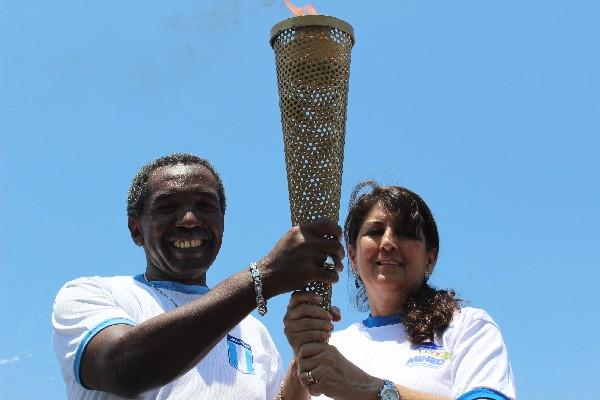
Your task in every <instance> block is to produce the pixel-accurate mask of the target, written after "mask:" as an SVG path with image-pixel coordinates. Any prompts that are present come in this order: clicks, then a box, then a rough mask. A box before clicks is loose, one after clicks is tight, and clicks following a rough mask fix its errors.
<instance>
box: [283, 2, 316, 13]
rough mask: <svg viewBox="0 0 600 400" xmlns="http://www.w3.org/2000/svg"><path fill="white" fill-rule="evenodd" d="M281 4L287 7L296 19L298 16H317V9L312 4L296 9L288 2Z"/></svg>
mask: <svg viewBox="0 0 600 400" xmlns="http://www.w3.org/2000/svg"><path fill="white" fill-rule="evenodd" d="M283 2H284V3H285V5H286V6H287V8H289V9H290V11H291V12H293V13H294V15H295V16H297V17H298V16H300V15H318V14H319V13H318V12H317V9H316V8H315V6H313V5H312V3H308V4H307V5H304V6H302V7H296V6H295V5H293V4H292V2H291V1H289V0H283Z"/></svg>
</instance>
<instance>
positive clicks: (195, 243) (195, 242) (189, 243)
mask: <svg viewBox="0 0 600 400" xmlns="http://www.w3.org/2000/svg"><path fill="white" fill-rule="evenodd" d="M204 243H205V240H204V239H190V240H181V239H179V240H174V241H172V242H171V244H172V245H173V246H175V247H177V248H178V249H190V248H195V247H200V246H203V245H204Z"/></svg>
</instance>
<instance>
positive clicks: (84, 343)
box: [73, 318, 135, 389]
mask: <svg viewBox="0 0 600 400" xmlns="http://www.w3.org/2000/svg"><path fill="white" fill-rule="evenodd" d="M118 324H125V325H131V326H135V322H133V321H132V320H130V319H127V318H111V319H107V320H106V321H104V322H101V323H100V324H98V325H96V326H95V327H94V328H93V329H92V330H90V331H88V333H86V334H85V336H84V337H83V340H82V341H81V343H79V346H77V351H76V352H75V360H74V361H73V375H74V376H75V381H76V382H77V383H78V384H80V385H81V386H83V387H84V388H86V389H89V388H88V387H87V386H85V385H84V384H83V383H82V382H81V378H80V376H79V369H80V368H81V358H82V357H83V352H84V351H85V348H86V347H87V345H88V343H89V342H90V341H91V340H92V339H93V338H94V336H96V335H97V334H98V332H100V331H101V330H102V329H104V328H108V327H109V326H111V325H118Z"/></svg>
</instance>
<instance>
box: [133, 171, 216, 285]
mask: <svg viewBox="0 0 600 400" xmlns="http://www.w3.org/2000/svg"><path fill="white" fill-rule="evenodd" d="M143 210H144V211H143V213H142V215H141V216H140V217H139V218H130V219H129V230H130V231H131V236H132V238H133V240H134V241H135V242H136V243H137V244H139V245H143V246H144V250H145V252H146V260H147V269H146V274H147V276H148V278H149V279H153V280H174V281H178V282H183V283H199V284H205V283H206V271H207V270H208V268H209V267H210V265H211V264H212V263H213V262H214V260H215V258H216V257H217V254H218V252H219V249H220V248H221V240H222V237H223V211H222V210H221V207H220V202H219V194H218V185H217V181H216V179H215V177H214V176H213V174H212V173H211V172H210V171H209V170H208V169H207V168H206V167H204V166H202V165H197V164H193V165H182V164H177V165H172V166H166V167H159V168H157V169H156V170H154V171H153V172H152V173H151V174H150V177H149V180H148V193H147V195H146V197H145V199H144V209H143Z"/></svg>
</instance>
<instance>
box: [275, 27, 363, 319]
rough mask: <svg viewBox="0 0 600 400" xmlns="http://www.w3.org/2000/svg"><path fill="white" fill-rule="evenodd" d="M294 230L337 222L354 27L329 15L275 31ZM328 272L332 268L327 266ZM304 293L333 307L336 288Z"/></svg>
mask: <svg viewBox="0 0 600 400" xmlns="http://www.w3.org/2000/svg"><path fill="white" fill-rule="evenodd" d="M270 43H271V47H272V48H273V50H274V51H275V61H276V65H277V82H278V86H279V107H280V109H281V124H282V127H283V138H284V146H285V165H286V170H287V181H288V191H289V199H290V211H291V216H292V225H298V224H301V223H305V222H309V221H312V220H315V219H318V218H322V217H326V218H329V219H331V220H332V221H338V219H339V209H340V194H341V184H342V166H343V161H344V139H345V134H346V109H347V104H348V79H349V76H350V53H351V50H352V46H353V44H354V32H353V29H352V26H351V25H350V24H348V23H347V22H344V21H342V20H340V19H337V18H334V17H329V16H324V15H302V16H297V17H293V18H289V19H286V20H284V21H281V22H279V23H277V24H276V25H275V26H273V28H272V29H271V39H270ZM324 267H327V264H326V265H325V266H324ZM304 290H305V291H309V292H313V293H317V294H319V295H321V296H323V299H324V301H323V306H324V308H325V309H329V307H330V305H331V285H329V284H324V283H322V282H311V283H310V284H309V285H308V286H306V287H305V288H304Z"/></svg>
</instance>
